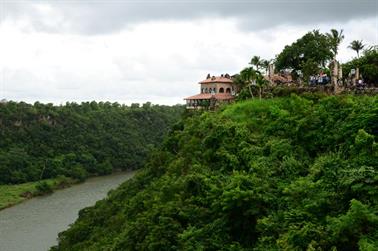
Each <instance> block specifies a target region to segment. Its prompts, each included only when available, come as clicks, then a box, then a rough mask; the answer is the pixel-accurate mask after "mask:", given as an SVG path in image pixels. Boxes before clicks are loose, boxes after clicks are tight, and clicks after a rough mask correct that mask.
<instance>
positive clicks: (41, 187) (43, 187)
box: [35, 181, 53, 195]
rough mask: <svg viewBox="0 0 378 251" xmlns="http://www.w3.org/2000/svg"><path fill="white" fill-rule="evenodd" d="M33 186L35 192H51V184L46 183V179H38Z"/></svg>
mask: <svg viewBox="0 0 378 251" xmlns="http://www.w3.org/2000/svg"><path fill="white" fill-rule="evenodd" d="M35 188H36V190H37V192H36V193H37V194H39V195H41V194H48V193H52V192H53V188H52V186H51V185H50V184H49V183H47V182H46V181H40V182H38V183H37V184H36V185H35Z"/></svg>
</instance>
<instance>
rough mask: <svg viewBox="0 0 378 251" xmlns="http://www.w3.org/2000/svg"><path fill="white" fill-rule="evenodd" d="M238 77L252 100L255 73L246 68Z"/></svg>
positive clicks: (251, 69) (250, 68)
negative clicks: (242, 81)
mask: <svg viewBox="0 0 378 251" xmlns="http://www.w3.org/2000/svg"><path fill="white" fill-rule="evenodd" d="M240 76H241V79H242V80H244V81H245V83H246V84H247V86H248V90H249V93H250V94H251V97H252V98H253V92H252V86H253V85H255V84H256V77H257V71H256V70H254V69H253V68H252V67H247V68H244V69H243V70H242V71H241V72H240Z"/></svg>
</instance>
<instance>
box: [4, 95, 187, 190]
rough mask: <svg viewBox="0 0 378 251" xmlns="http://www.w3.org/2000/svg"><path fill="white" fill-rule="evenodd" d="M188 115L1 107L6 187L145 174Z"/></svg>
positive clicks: (158, 110)
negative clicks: (121, 172)
mask: <svg viewBox="0 0 378 251" xmlns="http://www.w3.org/2000/svg"><path fill="white" fill-rule="evenodd" d="M183 110H184V109H183V107H182V106H173V107H169V106H158V105H151V104H150V103H146V104H144V105H142V106H141V107H140V106H139V105H138V104H133V105H132V106H131V107H128V106H125V105H120V104H118V103H109V102H106V103H103V102H99V103H96V102H85V103H81V104H77V103H67V104H66V105H61V106H54V105H52V104H41V103H38V102H37V103H35V104H34V105H31V104H27V103H23V102H21V103H17V102H6V103H0V185H1V184H16V183H23V182H28V181H36V180H40V179H48V178H53V177H57V176H60V175H64V176H67V177H72V178H75V179H78V180H83V179H85V178H86V177H87V176H88V175H102V174H107V173H110V172H112V170H114V169H135V168H139V167H141V166H142V165H143V164H144V162H145V159H146V156H147V155H148V153H149V152H150V150H151V149H152V148H153V147H154V146H156V145H158V144H159V143H160V142H161V141H162V139H163V135H164V134H165V133H166V132H167V131H168V129H169V128H170V127H171V125H172V124H173V123H174V122H176V121H177V120H178V119H179V118H180V116H181V113H182V112H183Z"/></svg>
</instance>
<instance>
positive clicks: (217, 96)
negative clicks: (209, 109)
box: [184, 93, 234, 100]
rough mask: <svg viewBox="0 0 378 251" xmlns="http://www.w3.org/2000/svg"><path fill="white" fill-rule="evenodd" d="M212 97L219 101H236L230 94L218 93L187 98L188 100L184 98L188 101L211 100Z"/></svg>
mask: <svg viewBox="0 0 378 251" xmlns="http://www.w3.org/2000/svg"><path fill="white" fill-rule="evenodd" d="M212 97H214V98H215V99H218V100H229V99H234V96H232V95H231V94H230V93H216V94H211V93H201V94H197V95H194V96H190V97H187V98H184V99H185V100H188V99H211V98H212Z"/></svg>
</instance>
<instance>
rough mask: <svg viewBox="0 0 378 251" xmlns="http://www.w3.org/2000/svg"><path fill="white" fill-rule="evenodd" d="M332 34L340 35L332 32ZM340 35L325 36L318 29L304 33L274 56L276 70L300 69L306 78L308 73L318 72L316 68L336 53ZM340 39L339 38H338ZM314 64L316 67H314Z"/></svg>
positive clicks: (324, 63)
mask: <svg viewBox="0 0 378 251" xmlns="http://www.w3.org/2000/svg"><path fill="white" fill-rule="evenodd" d="M334 35H338V36H339V35H341V33H340V34H334ZM340 39H342V38H340V37H333V35H329V36H326V35H325V34H322V33H320V32H319V31H318V30H314V31H312V32H309V33H307V34H305V35H304V36H303V37H301V38H299V39H298V40H297V41H296V42H294V43H293V44H291V45H287V46H285V48H284V50H283V51H282V52H281V53H280V54H278V56H277V57H276V61H275V65H276V69H277V70H283V69H291V70H293V71H294V73H295V71H298V70H301V71H302V73H303V74H304V75H303V76H304V78H305V79H306V80H307V79H308V77H309V76H310V75H314V74H317V73H318V69H319V68H321V67H324V66H325V65H326V63H327V62H328V61H329V60H331V59H332V57H333V56H334V55H335V53H337V46H338V43H339V40H340ZM340 41H341V40H340ZM314 66H316V67H314Z"/></svg>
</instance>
